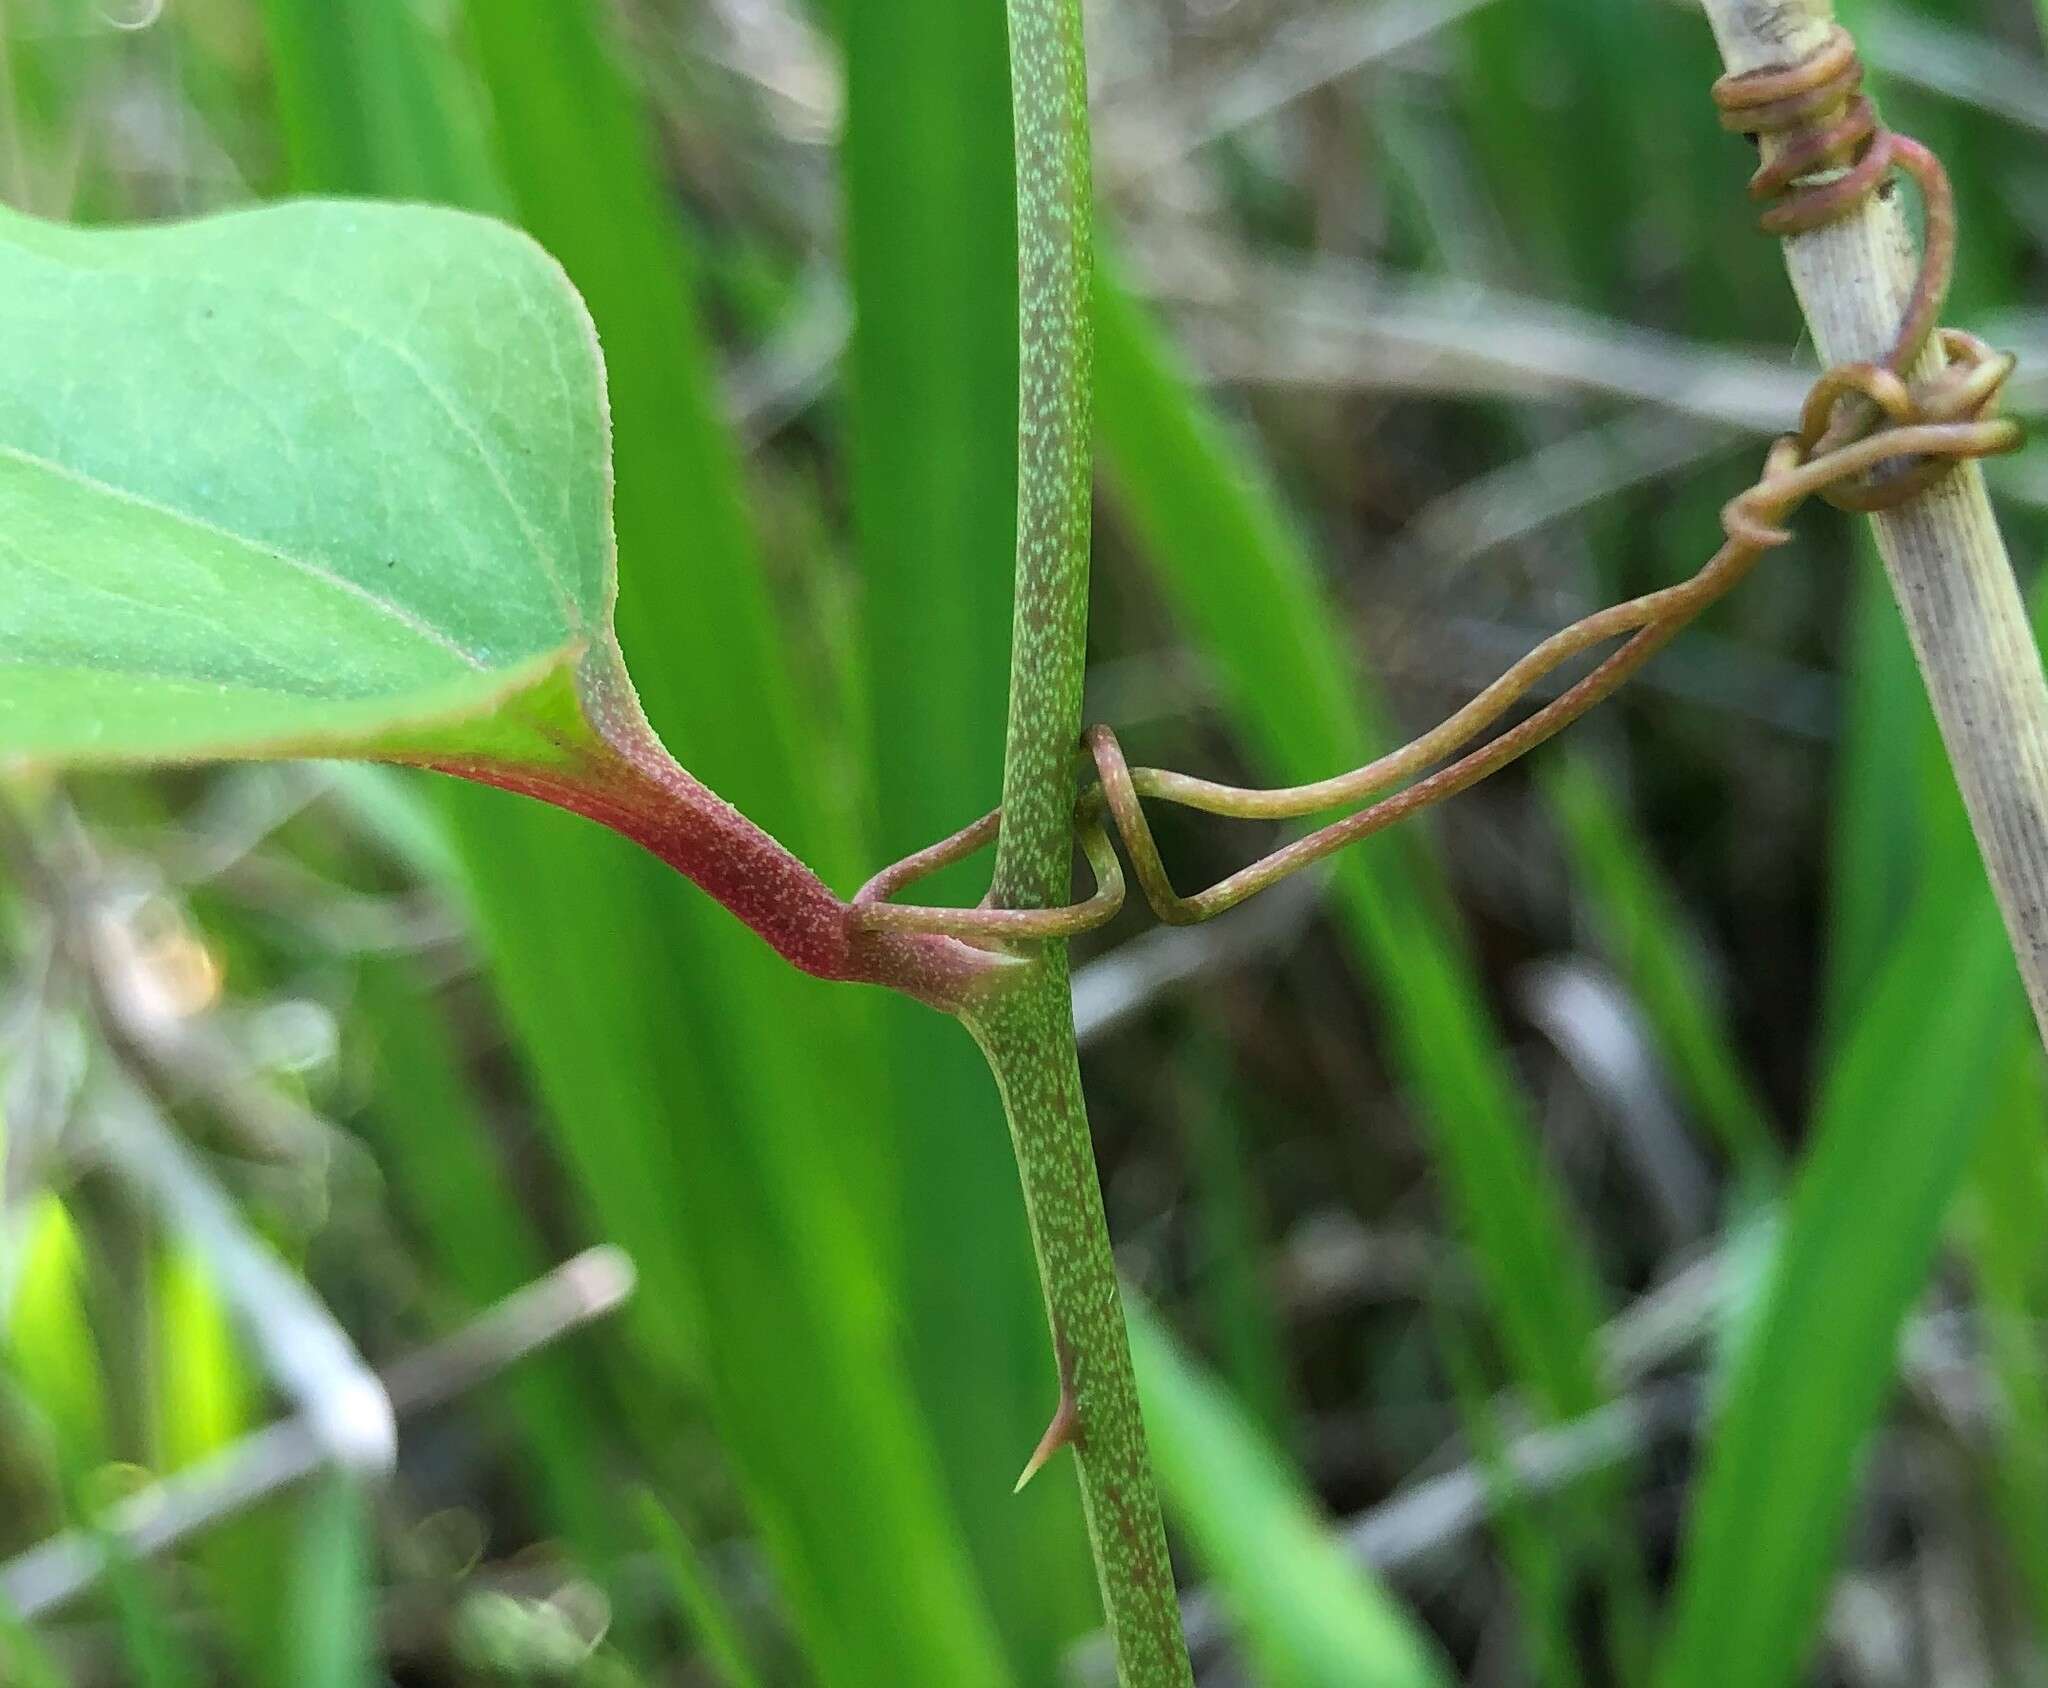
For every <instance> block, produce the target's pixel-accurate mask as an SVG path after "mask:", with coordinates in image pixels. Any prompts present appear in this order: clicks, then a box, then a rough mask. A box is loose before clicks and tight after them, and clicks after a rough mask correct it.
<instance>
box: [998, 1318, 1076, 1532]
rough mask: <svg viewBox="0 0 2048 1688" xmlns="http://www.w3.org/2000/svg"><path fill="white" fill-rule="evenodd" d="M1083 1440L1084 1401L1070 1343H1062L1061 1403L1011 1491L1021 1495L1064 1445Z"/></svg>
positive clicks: (1054, 1410) (1073, 1444)
mask: <svg viewBox="0 0 2048 1688" xmlns="http://www.w3.org/2000/svg"><path fill="white" fill-rule="evenodd" d="M1080 1441H1081V1402H1080V1398H1079V1397H1078V1396H1077V1395H1076V1394H1075V1392H1074V1364H1073V1357H1072V1355H1071V1353H1070V1352H1069V1351H1068V1349H1067V1346H1066V1344H1065V1343H1061V1344H1060V1404H1059V1405H1058V1406H1057V1407H1055V1408H1054V1409H1053V1414H1052V1422H1051V1423H1050V1424H1048V1425H1047V1426H1046V1427H1045V1434H1044V1435H1043V1436H1041V1437H1039V1438H1038V1446H1037V1447H1035V1448H1033V1449H1032V1450H1031V1457H1030V1458H1029V1459H1027V1460H1026V1461H1025V1462H1024V1471H1023V1474H1022V1475H1021V1476H1019V1477H1018V1479H1017V1486H1016V1487H1015V1488H1014V1489H1012V1490H1011V1491H1010V1493H1011V1494H1013V1495H1021V1494H1022V1493H1023V1492H1024V1485H1025V1484H1026V1483H1028V1482H1030V1481H1031V1479H1032V1478H1034V1477H1036V1476H1037V1475H1038V1474H1039V1472H1041V1471H1043V1470H1044V1469H1045V1468H1046V1466H1047V1464H1048V1463H1050V1461H1051V1459H1052V1456H1053V1455H1054V1454H1056V1453H1058V1452H1059V1451H1060V1449H1062V1448H1064V1447H1069V1446H1078V1445H1079V1444H1080Z"/></svg>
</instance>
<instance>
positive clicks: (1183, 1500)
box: [1126, 1297, 1452, 1688]
mask: <svg viewBox="0 0 2048 1688" xmlns="http://www.w3.org/2000/svg"><path fill="white" fill-rule="evenodd" d="M1126 1299H1127V1301H1128V1303H1129V1306H1128V1312H1129V1318H1130V1326H1131V1354H1132V1358H1133V1359H1134V1360H1135V1362H1136V1364H1137V1367H1138V1388H1139V1392H1140V1394H1141V1396H1142V1397H1143V1400H1144V1403H1145V1425H1146V1429H1147V1431H1148V1433H1149V1434H1150V1437H1151V1441H1152V1457H1153V1463H1154V1464H1155V1465H1156V1467H1157V1468H1158V1472H1159V1481H1160V1484H1161V1486H1162V1487H1163V1488H1164V1490H1165V1493H1166V1501H1167V1506H1168V1508H1169V1509H1170V1511H1171V1512H1172V1514H1173V1516H1174V1517H1175V1518H1176V1519H1177V1520H1178V1521H1179V1523H1180V1524H1181V1526H1182V1528H1183V1529H1185V1530H1186V1531H1187V1533H1188V1535H1189V1537H1190V1539H1191V1540H1192V1542H1193V1544H1194V1546H1195V1550H1196V1553H1197V1555H1198V1556H1199V1558H1200V1559H1201V1561H1202V1563H1203V1565H1204V1567H1205V1568H1206V1569H1207V1570H1208V1572H1209V1573H1210V1575H1211V1576H1212V1577H1214V1579H1215V1581H1216V1586H1217V1591H1218V1593H1219V1594H1220V1595H1221V1597H1222V1599H1223V1602H1224V1604H1225V1606H1226V1607H1227V1608H1228V1609H1229V1611H1230V1613H1231V1616H1232V1618H1233V1619H1234V1620H1235V1625H1236V1627H1237V1629H1238V1630H1239V1632H1240V1634H1241V1636H1242V1639H1243V1642H1244V1646H1245V1650H1246V1652H1247V1653H1248V1655H1249V1656H1250V1659H1251V1661H1252V1663H1253V1665H1254V1666H1255V1668H1256V1679H1257V1680H1258V1681H1259V1682H1260V1683H1261V1684H1263V1685H1265V1688H1356V1685H1357V1684H1360V1683H1371V1684H1372V1685H1373V1688H1423V1685H1425V1684H1432V1685H1443V1684H1448V1683H1449V1682H1450V1681H1451V1680H1452V1677H1451V1674H1450V1671H1449V1669H1448V1667H1447V1666H1446V1665H1445V1663H1444V1661H1443V1659H1442V1658H1441V1657H1440V1656H1439V1655H1438V1653H1437V1651H1436V1648H1435V1645H1434V1644H1433V1643H1432V1642H1431V1641H1430V1640H1429V1639H1428V1637H1427V1634H1426V1632H1424V1631H1423V1630H1422V1629H1421V1628H1420V1627H1419V1626H1418V1625H1417V1624H1416V1623H1415V1621H1414V1620H1413V1619H1412V1618H1411V1617H1410V1616H1409V1615H1408V1614H1407V1613H1406V1612H1404V1611H1403V1610H1402V1609H1401V1607H1400V1606H1399V1604H1398V1603H1396V1602H1395V1601H1394V1600H1393V1599H1392V1597H1390V1596H1389V1595H1388V1594H1387V1593H1386V1592H1385V1591H1384V1590H1383V1589H1381V1588H1380V1587H1379V1586H1378V1584H1377V1583H1375V1582H1374V1581H1373V1580H1372V1578H1371V1577H1370V1576H1369V1575H1368V1574H1367V1573H1365V1572H1364V1571H1362V1570H1360V1569H1359V1567H1358V1566H1357V1565H1355V1564H1354V1563H1352V1562H1351V1560H1350V1559H1348V1558H1347V1557H1346V1556H1345V1552H1344V1548H1343V1545H1342V1544H1341V1543H1340V1542H1339V1541H1338V1540H1337V1538H1336V1536H1335V1535H1334V1534H1333V1533H1332V1532H1331V1530H1330V1529H1329V1527H1328V1526H1327V1524H1326V1523H1325V1522H1324V1521H1323V1520H1322V1519H1321V1518H1320V1517H1319V1516H1318V1515H1317V1513H1316V1510H1315V1507H1314V1505H1313V1503H1312V1502H1311V1501H1310V1499H1309V1497H1308V1495H1307V1494H1306V1493H1305V1491H1304V1490H1303V1487H1302V1484H1301V1481H1300V1479H1299V1478H1298V1477H1297V1476H1296V1475H1295V1474H1294V1473H1293V1472H1292V1471H1291V1470H1289V1469H1288V1467H1287V1466H1286V1464H1285V1463H1284V1462H1283V1461H1282V1460H1281V1459H1280V1458H1279V1456H1278V1455H1276V1454H1275V1453H1274V1452H1273V1450H1272V1448H1271V1447H1270V1446H1269V1445H1268V1444H1267V1443H1266V1442H1265V1441H1264V1439H1263V1438H1262V1437H1261V1436H1260V1434H1259V1432H1258V1430H1257V1429H1256V1428H1255V1427H1254V1426H1253V1424H1252V1422H1251V1420H1250V1418H1249V1417H1248V1415H1247V1414H1246V1413H1245V1412H1244V1410H1243V1409H1242V1408H1241V1407H1240V1406H1238V1405H1237V1403H1236V1402H1234V1401H1233V1400H1231V1398H1230V1397H1229V1396H1228V1395H1227V1394H1225V1393H1224V1391H1223V1390H1222V1389H1221V1388H1220V1387H1219V1386H1218V1385H1217V1384H1216V1383H1215V1382H1213V1381H1212V1380H1211V1379H1209V1378H1207V1377H1205V1376H1203V1375H1202V1374H1201V1373H1200V1372H1199V1371H1198V1370H1197V1369H1196V1368H1195V1366H1194V1365H1193V1363H1192V1362H1191V1361H1190V1360H1189V1359H1188V1358H1187V1356H1186V1355H1184V1354H1183V1353H1182V1352H1181V1351H1180V1350H1179V1348H1178V1347H1176V1345H1175V1344H1174V1341H1173V1339H1172V1337H1171V1336H1170V1335H1168V1333H1167V1331H1166V1329H1165V1327H1164V1326H1163V1325H1161V1324H1160V1323H1159V1322H1158V1320H1157V1319H1156V1318H1155V1317H1154V1316H1153V1315H1152V1314H1151V1313H1149V1312H1147V1311H1146V1310H1145V1308H1144V1307H1143V1306H1141V1305H1140V1304H1139V1303H1138V1302H1137V1300H1136V1299H1135V1298H1134V1297H1127V1298H1126Z"/></svg>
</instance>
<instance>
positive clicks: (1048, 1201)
mask: <svg viewBox="0 0 2048 1688" xmlns="http://www.w3.org/2000/svg"><path fill="white" fill-rule="evenodd" d="M1045 950H1046V953H1045V956H1044V958H1043V961H1042V963H1041V965H1040V967H1039V968H1038V970H1037V972H1036V975H1035V977H1034V978H1033V979H1032V981H1031V982H1030V984H1028V985H1027V986H1026V987H1024V988H1023V989H1021V990H1014V989H1013V990H1005V991H1002V992H1000V993H999V994H997V995H996V996H995V997H994V998H993V999H992V1000H990V1001H989V1002H987V1003H985V1004H983V1005H982V1006H979V1007H977V1008H974V1009H972V1010H970V1011H969V1012H968V1013H967V1014H966V1015H965V1016H963V1018H964V1019H965V1020H966V1023H967V1027H968V1029H969V1030H970V1031H972V1032H973V1033H974V1036H975V1040H976V1041H977V1042H978V1043H980V1045H981V1047H982V1052H983V1053H984V1054H985V1055H986V1056H987V1057H988V1063H989V1066H990V1068H991V1069H992V1070H993V1071H994V1073H995V1075H996V1082H997V1084H998V1085H999V1086H1000V1087H1001V1089H1002V1093H1003V1108H1004V1111H1005V1112H1006V1113H1007V1114H1008V1115H1009V1118H1010V1134H1011V1137H1012V1140H1013V1141H1014V1143H1015V1145H1016V1150H1017V1169H1018V1172H1019V1174H1020V1176H1021V1178H1022V1181H1023V1185H1024V1207H1025V1212H1026V1215H1027V1216H1028V1218H1029V1221H1030V1225H1031V1242H1032V1247H1033V1248H1034V1249H1035V1250H1036V1251H1037V1254H1038V1276H1039V1282H1040V1283H1041V1284H1042V1285H1043V1286H1044V1289H1045V1308H1046V1317H1047V1319H1048V1320H1049V1321H1050V1323H1051V1326H1052V1336H1053V1351H1054V1354H1055V1355H1056V1357H1057V1364H1058V1367H1059V1372H1060V1377H1059V1384H1060V1388H1061V1391H1062V1393H1063V1395H1065V1396H1066V1398H1067V1399H1068V1401H1069V1402H1070V1405H1071V1410H1072V1413H1073V1422H1074V1424H1075V1425H1076V1427H1077V1434H1076V1436H1075V1439H1074V1440H1073V1442H1072V1443H1071V1444H1070V1446H1071V1448H1072V1452H1073V1455H1074V1458H1075V1460H1076V1462H1077V1463H1078V1465H1079V1467H1080V1474H1081V1504H1082V1507H1083V1509H1084V1511H1085V1512H1086V1514H1087V1520H1088V1540H1089V1543H1090V1545H1091V1546H1092V1547H1093V1549H1094V1553H1095V1574H1096V1578H1097V1581H1098V1582H1099V1583H1100V1585H1101V1588H1102V1607H1103V1613H1104V1616H1105V1617H1106V1618H1107V1620H1108V1625H1109V1634H1110V1638H1111V1640H1112V1642H1113V1643H1114V1645H1115V1650H1116V1661H1117V1679H1118V1681H1119V1682H1121V1683H1122V1684H1123V1688H1190V1685H1191V1684H1192V1682H1193V1680H1194V1678H1193V1674H1192V1672H1191V1671H1190V1670H1189V1667H1188V1655H1187V1645H1186V1643H1185V1642H1184V1641H1183V1640H1182V1639H1181V1627H1180V1601H1179V1598H1178V1597H1177V1595H1176V1594H1175V1592H1174V1583H1173V1564H1172V1561H1171V1560H1169V1559H1168V1557H1167V1553H1166V1535H1165V1531H1164V1529H1163V1528H1162V1526H1161V1524H1160V1519H1159V1498H1158V1494H1157V1492H1156V1490H1155V1489H1154V1487H1153V1482H1152V1463H1151V1458H1150V1456H1149V1455H1148V1454H1147V1452H1146V1448H1145V1424H1144V1420H1143V1418H1142V1417H1141V1416H1140V1414H1139V1411H1138V1389H1137V1383H1136V1380H1135V1379H1134V1378H1133V1376H1132V1373H1131V1350H1130V1344H1129V1340H1128V1338H1127V1337H1126V1335H1125V1332H1124V1312H1123V1300H1122V1297H1121V1295H1120V1293H1119V1291H1118V1289H1117V1278H1116V1262H1115V1260H1114V1259H1113V1258H1112V1257H1111V1255H1110V1249H1109V1227H1108V1225H1107V1223H1106V1222H1105V1220H1104V1217H1103V1212H1102V1192H1101V1188H1100V1186H1099V1184H1098V1183H1097V1180H1096V1174H1095V1149H1094V1144H1093V1142H1092V1141H1091V1139H1090V1137H1089V1135H1088V1113H1087V1108H1086V1106H1085V1104H1084V1103H1083V1101H1082V1098H1081V1068H1080V1062H1079V1060H1078V1058H1077V1056H1076V1053H1075V1048H1074V1005H1073V997H1072V993H1071V992H1070V991H1069V989H1068V984H1067V957H1066V945H1064V944H1061V943H1048V944H1047V945H1046V946H1045ZM1023 1574H1027V1575H1028V1574H1029V1573H1028V1571H1027V1572H1024V1573H1023Z"/></svg>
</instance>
